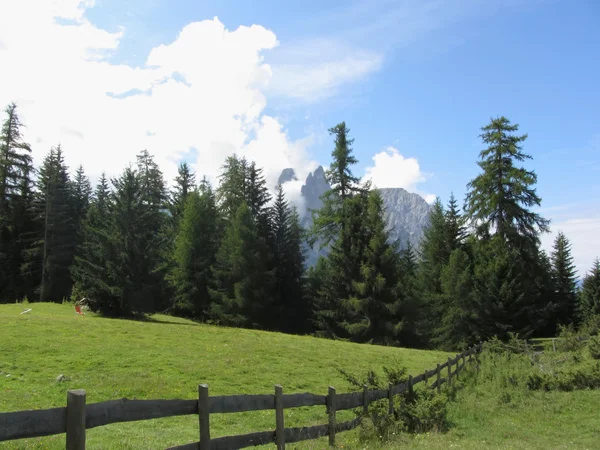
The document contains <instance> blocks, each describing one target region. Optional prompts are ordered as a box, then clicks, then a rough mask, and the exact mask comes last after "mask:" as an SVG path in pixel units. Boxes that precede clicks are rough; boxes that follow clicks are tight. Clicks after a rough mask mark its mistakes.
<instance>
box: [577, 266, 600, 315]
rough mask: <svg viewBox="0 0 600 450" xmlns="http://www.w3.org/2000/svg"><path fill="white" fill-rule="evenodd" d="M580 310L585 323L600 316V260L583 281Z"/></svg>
mask: <svg viewBox="0 0 600 450" xmlns="http://www.w3.org/2000/svg"><path fill="white" fill-rule="evenodd" d="M579 310H580V314H581V319H582V321H583V322H586V321H589V320H591V319H592V318H593V317H594V316H599V315H600V259H596V261H594V265H593V266H592V269H591V270H590V272H589V273H588V274H587V275H586V276H585V278H584V279H583V285H582V287H581V293H580V297H579Z"/></svg>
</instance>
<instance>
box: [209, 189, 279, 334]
mask: <svg viewBox="0 0 600 450" xmlns="http://www.w3.org/2000/svg"><path fill="white" fill-rule="evenodd" d="M264 252H265V247H264V243H263V242H262V239H261V238H260V236H259V232H258V226H257V224H256V221H255V220H254V218H253V217H252V211H251V210H250V208H249V207H248V205H247V204H246V202H245V201H242V203H241V204H240V206H239V208H238V211H237V213H236V215H235V216H234V218H233V220H231V221H230V222H229V224H228V226H227V229H226V231H225V236H224V237H223V239H222V241H221V245H220V248H219V251H218V252H217V259H216V263H215V266H214V273H213V276H214V278H215V288H213V289H211V290H210V295H211V299H212V304H211V317H212V318H213V320H214V321H215V322H217V323H222V324H227V325H234V326H246V327H255V328H256V327H261V328H265V327H266V326H268V325H269V324H271V323H272V315H271V314H272V312H271V310H272V309H271V308H272V297H271V294H272V283H273V274H272V272H270V271H269V270H268V267H267V266H266V264H265V260H266V255H265V254H264Z"/></svg>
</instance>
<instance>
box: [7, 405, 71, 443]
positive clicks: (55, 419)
mask: <svg viewBox="0 0 600 450" xmlns="http://www.w3.org/2000/svg"><path fill="white" fill-rule="evenodd" d="M66 414H67V408H65V407H62V408H51V409H38V410H31V411H17V412H8V413H0V442H1V441H11V440H13V439H23V438H33V437H41V436H51V435H53V434H60V433H64V432H65V431H66V430H67V415H66Z"/></svg>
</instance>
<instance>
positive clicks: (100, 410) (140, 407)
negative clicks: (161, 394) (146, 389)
mask: <svg viewBox="0 0 600 450" xmlns="http://www.w3.org/2000/svg"><path fill="white" fill-rule="evenodd" d="M85 412H86V421H85V426H86V428H96V427H101V426H104V425H108V424H110V423H118V422H134V421H136V420H150V419H160V418H162V417H174V416H184V415H189V414H198V400H128V399H126V398H122V399H120V400H109V401H107V402H101V403H92V404H90V405H87V406H86V408H85Z"/></svg>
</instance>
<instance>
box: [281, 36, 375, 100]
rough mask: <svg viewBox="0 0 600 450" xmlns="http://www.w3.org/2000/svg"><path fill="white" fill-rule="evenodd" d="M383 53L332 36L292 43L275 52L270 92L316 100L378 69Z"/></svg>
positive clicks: (333, 93)
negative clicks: (360, 47)
mask: <svg viewBox="0 0 600 450" xmlns="http://www.w3.org/2000/svg"><path fill="white" fill-rule="evenodd" d="M382 62H383V56H382V55H381V54H380V53H377V52H374V51H368V50H363V49H357V48H354V47H350V46H348V45H344V44H342V43H340V42H337V41H335V40H331V39H316V40H309V41H304V42H299V43H293V44H291V45H290V46H288V47H284V48H281V49H279V50H278V51H276V52H275V57H274V58H273V65H272V67H273V80H272V82H271V84H270V85H269V92H271V93H273V94H275V95H282V96H285V97H289V98H293V99H301V100H303V101H308V102H314V101H318V100H322V99H324V98H328V97H332V96H334V95H336V94H337V93H338V92H339V88H340V86H342V85H343V84H346V83H351V82H356V81H358V80H361V79H363V78H365V77H366V76H367V75H369V74H371V73H373V72H375V71H377V70H379V69H380V68H381V65H382Z"/></svg>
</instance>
